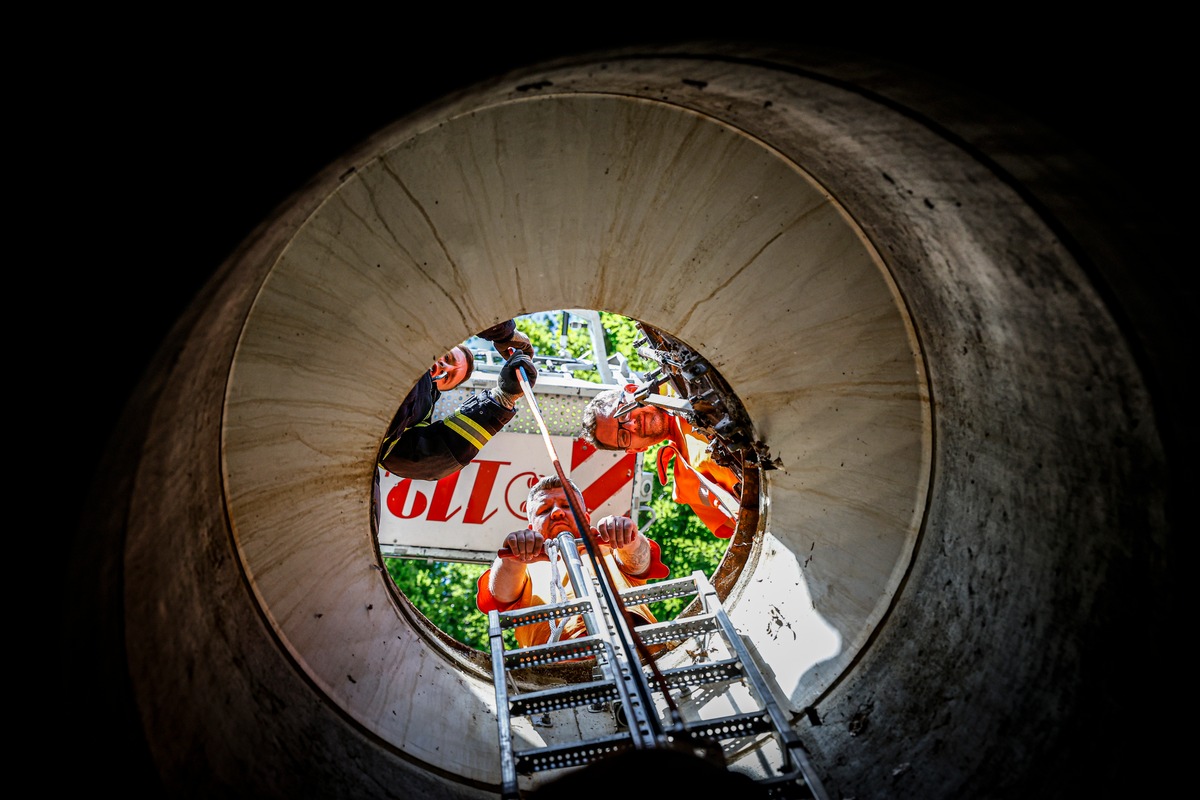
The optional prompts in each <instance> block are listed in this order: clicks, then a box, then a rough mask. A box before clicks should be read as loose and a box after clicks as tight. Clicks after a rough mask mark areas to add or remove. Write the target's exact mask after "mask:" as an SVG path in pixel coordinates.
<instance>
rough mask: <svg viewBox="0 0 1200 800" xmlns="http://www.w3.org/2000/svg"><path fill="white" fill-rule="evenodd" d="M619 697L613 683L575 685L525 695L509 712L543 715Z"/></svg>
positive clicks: (598, 682)
mask: <svg viewBox="0 0 1200 800" xmlns="http://www.w3.org/2000/svg"><path fill="white" fill-rule="evenodd" d="M617 696H618V695H617V687H616V686H615V685H613V682H612V681H592V682H591V683H575V684H570V685H568V686H556V687H554V688H553V689H543V690H542V691H540V692H530V693H529V694H523V695H521V696H519V697H516V698H514V699H513V700H512V702H510V703H509V710H510V712H511V713H513V714H522V715H529V714H542V713H545V712H547V711H558V710H560V709H564V708H574V707H576V706H582V705H588V704H591V703H600V702H604V701H606V700H615V699H617Z"/></svg>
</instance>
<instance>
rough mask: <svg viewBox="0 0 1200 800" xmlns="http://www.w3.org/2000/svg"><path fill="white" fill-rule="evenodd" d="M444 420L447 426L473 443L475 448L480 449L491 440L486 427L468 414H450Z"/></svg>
mask: <svg viewBox="0 0 1200 800" xmlns="http://www.w3.org/2000/svg"><path fill="white" fill-rule="evenodd" d="M445 422H446V427H447V428H449V429H450V430H452V431H454V432H455V433H457V434H458V435H459V436H461V437H462V438H464V439H466V440H467V441H468V442H470V443H471V444H473V445H475V449H476V450H482V449H483V446H484V445H485V444H487V443H488V442H489V441H491V438H492V435H491V434H490V433H488V431H487V429H486V428H484V427H483V426H482V425H480V424H479V423H478V422H476V421H475V420H473V419H471V418H470V417H468V416H464V415H462V414H457V413H456V414H451V415H450V416H448V417H446V420H445Z"/></svg>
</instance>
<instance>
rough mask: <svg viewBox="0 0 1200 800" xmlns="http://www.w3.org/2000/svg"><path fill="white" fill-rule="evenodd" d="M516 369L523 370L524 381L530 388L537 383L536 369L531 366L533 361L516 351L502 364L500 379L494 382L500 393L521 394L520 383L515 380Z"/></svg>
mask: <svg viewBox="0 0 1200 800" xmlns="http://www.w3.org/2000/svg"><path fill="white" fill-rule="evenodd" d="M517 367H522V368H523V369H524V370H525V379H526V380H527V381H529V385H530V387H532V386H533V385H534V384H536V383H537V367H535V366H534V365H533V359H532V358H530V357H529V356H527V355H525V354H524V353H522V352H521V351H520V350H518V351H517V352H515V353H513V354H512V356H510V357H509V359H508V361H506V362H504V366H503V367H501V368H500V377H499V379H498V380H497V381H496V385H497V386H499V387H500V391H502V392H504V393H505V394H521V383H520V381H519V380H517Z"/></svg>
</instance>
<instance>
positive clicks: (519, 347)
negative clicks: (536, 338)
mask: <svg viewBox="0 0 1200 800" xmlns="http://www.w3.org/2000/svg"><path fill="white" fill-rule="evenodd" d="M494 344H495V345H496V351H497V352H498V353H500V355H502V356H504V357H505V358H508V351H509V350H510V349H512V350H516V351H518V352H521V353H524V354H525V355H527V356H529V357H530V358H533V344H532V343H531V342H530V341H529V337H528V336H526V335H525V334H523V333H521V332H520V331H513V335H512V338H511V339H505V340H503V341H500V342H495V343H494Z"/></svg>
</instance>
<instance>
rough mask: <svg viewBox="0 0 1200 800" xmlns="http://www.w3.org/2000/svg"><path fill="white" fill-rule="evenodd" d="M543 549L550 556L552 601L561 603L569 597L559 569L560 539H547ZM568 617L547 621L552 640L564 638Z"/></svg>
mask: <svg viewBox="0 0 1200 800" xmlns="http://www.w3.org/2000/svg"><path fill="white" fill-rule="evenodd" d="M542 549H544V550H545V551H546V555H547V556H548V557H549V558H550V602H551V603H561V602H562V601H564V600H566V599H567V593H566V590H564V589H563V586H562V579H561V574H560V573H559V571H558V541H557V540H555V539H547V540H546V541H545V542H543V543H542ZM567 619H568V618H567V617H562V618H560V619H556V620H555V619H552V620H548V621H547V624H548V625H549V626H550V641H551V642H557V641H558V640H559V639H560V638H562V632H563V628H564V627H566V624H567Z"/></svg>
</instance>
